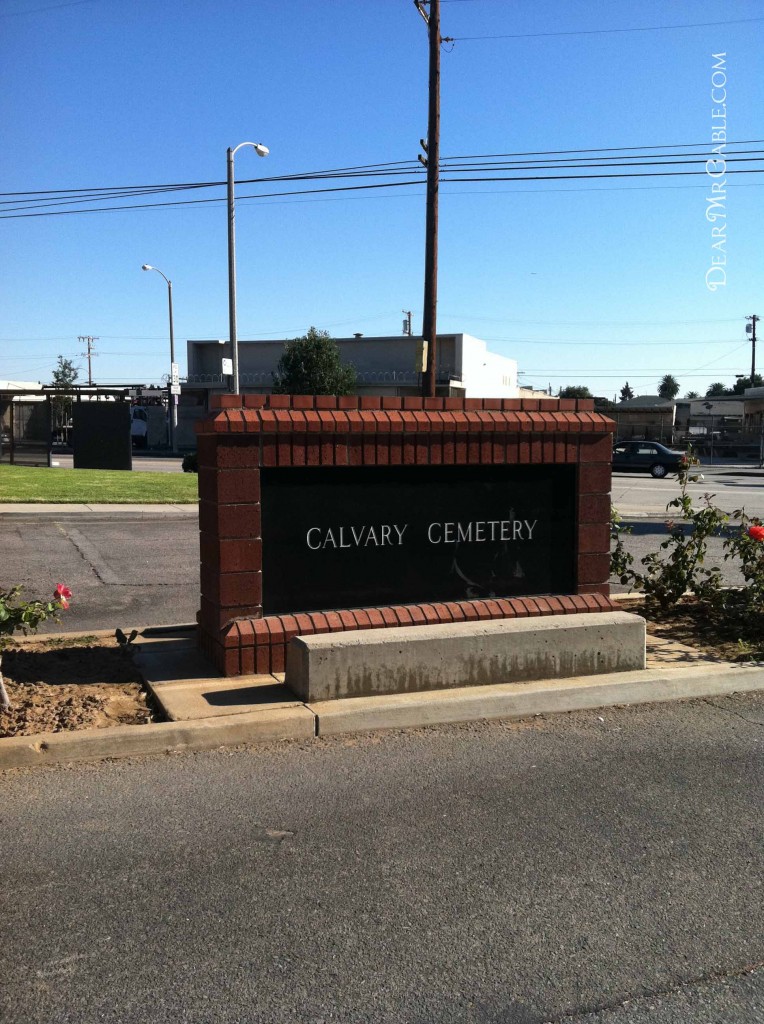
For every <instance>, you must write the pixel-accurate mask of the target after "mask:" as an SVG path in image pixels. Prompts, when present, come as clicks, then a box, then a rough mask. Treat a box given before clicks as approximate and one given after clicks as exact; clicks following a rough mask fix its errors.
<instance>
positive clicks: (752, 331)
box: [746, 313, 760, 387]
mask: <svg viewBox="0 0 764 1024" xmlns="http://www.w3.org/2000/svg"><path fill="white" fill-rule="evenodd" d="M759 319H760V317H758V316H756V314H755V313H754V314H753V316H747V317H746V320H749V321H750V323H751V326H750V327H746V332H747V333H748V334H750V335H751V387H753V386H754V384H753V378H754V374H755V373H756V324H757V323H758V322H759Z"/></svg>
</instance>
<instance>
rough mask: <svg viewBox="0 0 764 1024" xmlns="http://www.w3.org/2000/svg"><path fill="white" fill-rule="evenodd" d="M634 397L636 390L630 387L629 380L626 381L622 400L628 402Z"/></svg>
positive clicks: (622, 391)
mask: <svg viewBox="0 0 764 1024" xmlns="http://www.w3.org/2000/svg"><path fill="white" fill-rule="evenodd" d="M633 397H634V392H633V391H632V390H631V388H630V387H629V382H628V381H626V383H625V384H624V386H623V387H622V388H621V401H622V402H628V400H629V399H630V398H633Z"/></svg>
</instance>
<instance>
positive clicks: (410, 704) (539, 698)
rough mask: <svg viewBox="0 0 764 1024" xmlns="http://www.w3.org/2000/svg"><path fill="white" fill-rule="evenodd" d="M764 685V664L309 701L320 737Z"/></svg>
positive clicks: (712, 693)
mask: <svg viewBox="0 0 764 1024" xmlns="http://www.w3.org/2000/svg"><path fill="white" fill-rule="evenodd" d="M761 689H764V667H759V666H755V667H744V666H740V667H736V668H729V667H726V666H721V665H718V664H714V665H710V666H709V665H705V666H704V667H703V668H697V669H685V668H678V669H663V670H660V671H656V670H655V669H647V670H639V671H634V672H618V673H613V674H610V675H606V676H586V677H579V678H574V679H555V680H547V681H542V682H538V683H505V684H502V685H499V686H480V687H465V688H462V689H456V690H448V691H442V690H441V691H438V690H430V691H428V692H425V693H406V694H398V695H396V696H391V697H353V698H348V699H344V700H331V701H322V702H317V703H312V704H308V705H307V707H308V708H310V710H311V711H312V712H313V713H314V714H315V715H316V719H317V735H318V736H332V735H335V734H338V733H344V732H363V731H368V730H371V729H403V728H411V727H417V726H426V725H446V724H452V723H455V722H474V721H479V720H481V719H482V720H487V719H493V718H515V719H517V718H530V717H532V716H534V715H546V714H556V713H559V712H563V711H582V710H587V709H592V708H601V707H612V706H614V705H621V704H651V703H655V702H662V701H671V700H687V699H690V698H693V697H718V696H723V695H725V694H730V693H741V692H745V691H749V690H761Z"/></svg>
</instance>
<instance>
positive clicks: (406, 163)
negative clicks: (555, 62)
mask: <svg viewBox="0 0 764 1024" xmlns="http://www.w3.org/2000/svg"><path fill="white" fill-rule="evenodd" d="M761 143H764V139H743V140H739V141H730V142H728V143H727V144H726V148H727V150H728V152H729V154H730V155H731V156H732V155H737V151H734V152H733V151H732V150H731V149H730V147H733V146H748V145H759V144H761ZM699 148H706V149H708V148H709V144H708V143H707V142H689V143H673V144H671V145H660V146H621V147H615V146H611V147H599V148H587V149H562V150H529V151H524V152H517V153H484V154H480V153H472V154H462V155H454V156H449V157H444V158H443V159H442V161H441V163H449V162H451V161H460V160H480V161H488V160H496V159H506V158H513V159H515V160H517V158H521V157H554V156H567V157H569V158H571V159H577V158H576V157H575V154H577V153H580V154H593V153H637V152H642V153H646V152H650V151H656V157H655V158H656V159H663V156H664V154H662V153H658V152H657V151H658V150H665V149H672V150H686V149H699ZM740 152H741V153H744V152H761V151H740ZM665 155H667V156H668V155H671V154H665ZM673 155H677V156H680V155H681V156H683V155H689V154H684V153H677V154H673ZM580 159H584V157H583V156H582V157H581V158H580ZM601 159H602V160H603V161H604V160H612V159H617V157H607V156H605V157H601ZM519 162H527V161H519ZM543 162H544V163H550V164H551V163H553V162H555V161H551V160H548V161H543ZM390 168H398V169H399V170H395V171H393V170H389V169H390ZM407 169H408V170H409V172H410V171H412V170H418V169H419V164H418V163H417V161H416V160H394V161H387V162H385V163H375V164H356V165H351V166H347V167H336V168H327V169H324V170H319V171H305V172H300V173H296V174H290V175H275V176H272V177H262V178H242V179H240V180H238V181H237V184H239V185H247V184H266V183H272V182H279V181H308V180H312V179H314V178H321V177H333V176H337V177H343V176H346V175H348V176H359V177H363V176H368V175H371V174H387V173H390V174H393V173H396V174H397V173H406V170H407ZM225 184H226V182H225V181H197V182H174V183H173V182H170V183H164V184H150V185H147V184H142V185H110V186H90V187H88V188H80V189H74V188H65V189H44V190H31V191H17V192H0V201H3V202H6V203H7V202H26V201H27V200H29V199H31V198H32V197H33V196H39V197H41V198H40V201H41V202H42V201H45V200H44V199H43V197H45V196H48V197H50V198H51V199H60V198H65V197H70V198H74V197H77V196H85V197H88V196H91V197H95V196H96V194H99V193H100V194H102V195H104V197H105V198H121V196H122V194H124V195H132V194H141V193H142V192H145V193H146V194H150V193H152V192H157V193H159V192H165V191H176V190H184V189H203V188H215V187H223V186H224V185H225ZM10 196H22V197H26V198H23V199H19V200H11V199H8V198H6V197H10Z"/></svg>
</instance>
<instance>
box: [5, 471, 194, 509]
mask: <svg viewBox="0 0 764 1024" xmlns="http://www.w3.org/2000/svg"><path fill="white" fill-rule="evenodd" d="M198 479H199V478H198V477H197V475H196V473H143V472H129V471H127V470H124V471H122V470H113V469H46V468H44V467H43V468H39V469H37V468H30V467H26V466H0V502H4V503H7V502H11V501H14V502H82V503H83V504H86V505H90V504H95V503H109V504H112V505H113V504H132V503H136V504H141V505H151V504H156V505H166V504H190V503H192V502H196V501H197V499H198V494H197V483H198Z"/></svg>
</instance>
